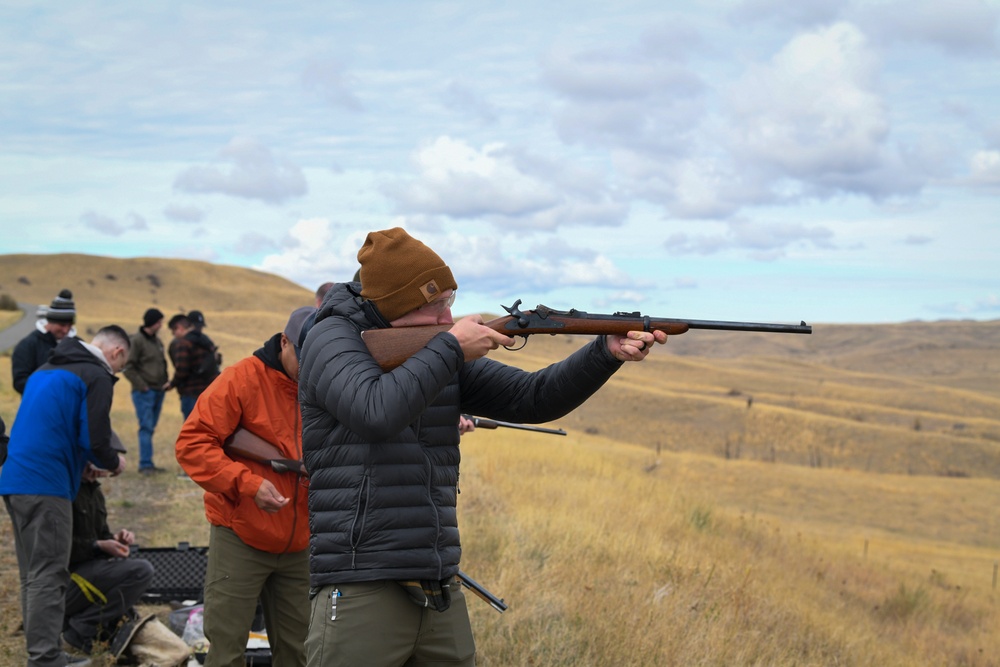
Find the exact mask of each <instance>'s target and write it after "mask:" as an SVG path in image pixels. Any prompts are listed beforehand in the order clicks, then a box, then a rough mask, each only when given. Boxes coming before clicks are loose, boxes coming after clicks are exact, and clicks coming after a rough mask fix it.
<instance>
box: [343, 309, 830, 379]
mask: <svg viewBox="0 0 1000 667" xmlns="http://www.w3.org/2000/svg"><path fill="white" fill-rule="evenodd" d="M520 305H521V300H520V299H518V300H517V301H515V302H514V305H513V306H510V307H509V308H508V307H507V306H503V309H504V310H506V311H507V313H508V314H507V315H505V316H503V317H498V318H496V319H492V320H489V321H488V322H485V323H484V324H485V326H488V327H489V328H491V329H493V330H494V331H498V332H500V333H503V334H506V335H508V336H522V337H524V338H525V339H527V337H528V336H530V335H532V334H552V335H555V334H569V335H589V336H598V335H612V336H624V335H625V334H626V333H628V332H629V331H662V332H664V333H666V334H667V335H668V336H677V335H680V334H682V333H685V332H687V331H688V330H689V329H708V330H714V331H759V332H765V333H796V334H811V333H812V327H811V326H809V325H808V324H806V323H805V322H802V323H801V324H768V323H764V322H726V321H721V320H681V319H672V318H667V317H649V316H647V315H641V314H639V313H638V312H633V313H624V312H619V313H615V314H613V315H602V314H593V313H585V312H583V311H579V310H575V309H574V310H568V311H561V310H553V309H551V308H549V307H547V306H541V305H539V306H536V307H535V309H534V310H528V311H523V312H522V311H521V310H520V309H519V308H518V306H520ZM451 327H452V325H450V324H438V325H433V326H417V327H399V328H389V329H369V330H367V331H363V332H361V337H362V339H363V340H364V341H365V345H367V346H368V351H369V352H371V354H372V356H373V357H375V361H377V362H378V364H379V366H380V367H381V368H382V370H384V371H391V370H392V369H393V368H396V367H397V366H399V365H400V364H402V363H403V362H404V361H406V360H407V359H409V358H410V357H411V356H413V354H414V353H416V352H417V351H418V350H420V349H421V348H423V347H424V346H425V345H427V343H429V342H430V340H431V339H432V338H434V336H436V335H437V334H439V333H442V332H444V331H448V330H449V329H451Z"/></svg>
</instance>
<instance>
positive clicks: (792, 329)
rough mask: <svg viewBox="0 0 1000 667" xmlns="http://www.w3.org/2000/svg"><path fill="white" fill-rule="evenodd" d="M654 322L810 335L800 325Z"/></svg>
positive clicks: (722, 329) (691, 321)
mask: <svg viewBox="0 0 1000 667" xmlns="http://www.w3.org/2000/svg"><path fill="white" fill-rule="evenodd" d="M651 319H652V320H653V321H654V322H677V323H681V322H686V323H687V325H688V328H689V329H710V330H715V331H762V332H765V333H793V334H811V333H812V327H811V326H809V325H808V324H806V323H805V322H802V323H800V324H768V323H766V322H726V321H722V320H670V319H665V318H651Z"/></svg>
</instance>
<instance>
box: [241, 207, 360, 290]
mask: <svg viewBox="0 0 1000 667" xmlns="http://www.w3.org/2000/svg"><path fill="white" fill-rule="evenodd" d="M365 233H366V232H358V231H350V230H349V229H347V228H345V226H344V225H340V224H337V223H334V222H331V221H330V220H328V219H326V218H307V219H303V220H299V221H298V222H296V223H295V224H294V225H293V226H292V227H291V229H290V230H289V231H288V235H287V237H286V238H285V239H284V240H283V241H282V242H281V248H282V249H281V251H280V252H279V253H276V254H271V255H267V256H266V257H264V259H263V260H261V262H260V264H259V265H258V266H257V267H256V268H258V269H261V270H262V271H270V272H272V273H277V274H278V275H282V276H285V277H287V278H289V279H290V280H294V281H295V282H297V283H299V284H300V285H305V286H307V287H310V286H311V287H314V288H315V287H318V286H319V285H321V284H323V283H325V282H327V281H331V280H332V281H334V282H341V281H344V280H349V279H350V278H351V276H353V275H354V271H355V270H356V269H357V267H358V261H357V255H358V249H359V248H360V247H361V244H362V243H363V242H364V237H365Z"/></svg>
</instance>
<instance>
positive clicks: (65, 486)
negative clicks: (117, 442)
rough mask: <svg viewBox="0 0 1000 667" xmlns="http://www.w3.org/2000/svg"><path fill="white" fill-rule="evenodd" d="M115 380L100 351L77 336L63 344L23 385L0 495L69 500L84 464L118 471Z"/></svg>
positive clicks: (77, 485)
mask: <svg viewBox="0 0 1000 667" xmlns="http://www.w3.org/2000/svg"><path fill="white" fill-rule="evenodd" d="M117 380H118V378H117V377H115V376H114V375H113V374H112V372H111V367H110V366H109V365H108V363H107V361H105V359H104V357H103V356H101V352H100V350H98V349H97V348H94V347H92V346H89V345H87V344H85V343H84V342H83V341H81V340H79V339H78V338H70V337H66V338H64V339H63V340H61V341H60V342H59V344H58V345H57V346H56V348H55V350H53V352H52V357H51V359H50V360H49V362H48V363H46V364H44V365H43V366H42V367H41V368H39V369H38V370H37V371H35V372H34V373H32V374H31V377H30V378H29V380H28V383H27V385H26V387H25V390H24V397H23V398H22V399H21V405H20V407H19V408H18V411H17V417H16V418H15V420H14V425H13V427H12V428H11V433H10V443H9V444H8V457H7V461H6V463H4V465H3V468H2V469H0V470H2V472H0V495H12V494H23V495H48V496H58V497H61V498H67V499H69V500H72V499H73V498H74V496H76V492H77V489H78V488H79V486H80V476H81V474H82V473H83V468H84V465H85V464H86V463H87V461H90V462H91V463H93V464H94V465H96V466H98V467H100V468H104V469H106V470H116V469H117V468H118V452H116V451H115V450H114V449H113V448H112V446H111V416H110V413H111V400H112V397H113V394H114V384H115V382H117ZM81 411H82V412H83V413H84V414H83V420H82V423H83V424H85V425H86V429H85V430H83V431H80V430H78V425H79V424H80V422H81V419H80V412H81ZM67 462H69V465H67Z"/></svg>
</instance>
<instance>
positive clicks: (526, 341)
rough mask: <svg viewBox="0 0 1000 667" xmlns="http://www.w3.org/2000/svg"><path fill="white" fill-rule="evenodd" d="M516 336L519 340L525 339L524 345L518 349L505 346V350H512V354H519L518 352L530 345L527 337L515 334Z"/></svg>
mask: <svg viewBox="0 0 1000 667" xmlns="http://www.w3.org/2000/svg"><path fill="white" fill-rule="evenodd" d="M514 336H515V337H517V338H522V339H523V341H522V343H521V344H520V345H518V346H517V347H509V346H507V345H504V346H503V349H505V350H510V351H511V352H517V351H518V350H523V349H524V346H525V345H527V344H528V337H527V336H518V335H517V334H514Z"/></svg>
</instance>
